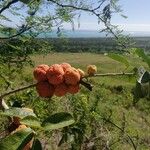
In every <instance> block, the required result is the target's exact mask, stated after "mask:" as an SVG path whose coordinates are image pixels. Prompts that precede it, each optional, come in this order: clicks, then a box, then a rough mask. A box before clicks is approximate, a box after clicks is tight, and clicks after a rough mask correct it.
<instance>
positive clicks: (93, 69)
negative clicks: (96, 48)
mask: <svg viewBox="0 0 150 150" xmlns="http://www.w3.org/2000/svg"><path fill="white" fill-rule="evenodd" d="M96 72H97V67H96V66H95V65H89V66H87V73H88V75H91V76H92V75H94V74H95V73H96Z"/></svg>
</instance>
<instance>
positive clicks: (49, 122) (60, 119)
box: [42, 112, 75, 130]
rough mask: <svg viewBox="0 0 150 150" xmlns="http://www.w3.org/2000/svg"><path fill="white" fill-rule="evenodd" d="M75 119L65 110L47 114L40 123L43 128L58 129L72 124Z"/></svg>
mask: <svg viewBox="0 0 150 150" xmlns="http://www.w3.org/2000/svg"><path fill="white" fill-rule="evenodd" d="M74 122H75V121H74V119H73V117H72V116H71V114H69V113H66V112H61V113H56V114H53V115H51V116H49V117H48V118H47V119H46V120H45V121H44V122H43V124H42V126H43V127H44V129H45V130H53V129H59V128H63V127H66V126H69V125H71V124H73V123H74Z"/></svg>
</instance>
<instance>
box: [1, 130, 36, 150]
mask: <svg viewBox="0 0 150 150" xmlns="http://www.w3.org/2000/svg"><path fill="white" fill-rule="evenodd" d="M33 136H34V133H33V130H31V129H30V128H26V129H22V130H20V131H18V132H16V133H14V134H12V135H9V136H7V137H6V138H4V139H2V140H1V141H0V149H1V150H10V149H11V150H22V149H23V147H24V146H25V145H26V144H27V143H28V142H29V141H30V140H31V139H32V138H33Z"/></svg>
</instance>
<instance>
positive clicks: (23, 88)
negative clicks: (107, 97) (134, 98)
mask: <svg viewBox="0 0 150 150" xmlns="http://www.w3.org/2000/svg"><path fill="white" fill-rule="evenodd" d="M122 75H127V76H132V75H134V73H106V74H95V75H93V76H85V77H84V78H91V77H103V76H122ZM37 84H38V83H33V84H31V85H28V86H24V87H21V88H18V89H15V90H12V91H9V92H6V93H4V94H2V95H1V96H0V99H2V98H4V97H5V96H8V95H10V94H14V93H17V92H20V91H23V90H26V89H28V88H32V87H35V86H36V85H37ZM80 84H82V85H83V86H85V87H86V88H88V89H89V90H90V91H92V87H93V86H92V85H91V84H89V83H86V82H84V81H82V79H81V81H80Z"/></svg>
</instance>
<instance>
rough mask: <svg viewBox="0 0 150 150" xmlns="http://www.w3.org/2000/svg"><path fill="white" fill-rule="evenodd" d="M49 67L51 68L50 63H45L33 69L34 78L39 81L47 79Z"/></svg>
mask: <svg viewBox="0 0 150 150" xmlns="http://www.w3.org/2000/svg"><path fill="white" fill-rule="evenodd" d="M48 69H49V66H48V65H44V64H43V65H39V66H37V67H36V68H35V69H34V71H33V75H34V78H35V79H36V80H37V81H39V82H40V81H45V80H47V77H46V71H47V70H48Z"/></svg>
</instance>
